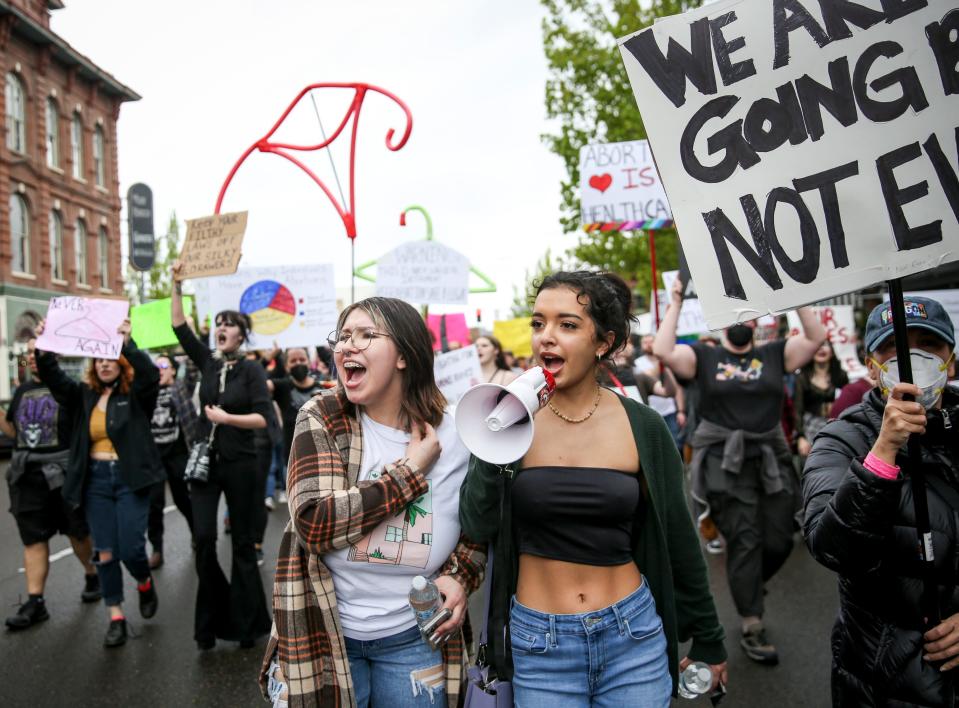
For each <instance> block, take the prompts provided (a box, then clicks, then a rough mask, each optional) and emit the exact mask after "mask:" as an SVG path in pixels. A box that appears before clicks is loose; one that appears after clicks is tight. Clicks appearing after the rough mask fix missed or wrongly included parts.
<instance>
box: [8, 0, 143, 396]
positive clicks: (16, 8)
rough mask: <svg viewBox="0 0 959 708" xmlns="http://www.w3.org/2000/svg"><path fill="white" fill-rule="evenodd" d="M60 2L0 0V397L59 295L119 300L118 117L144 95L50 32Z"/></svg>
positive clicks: (120, 278) (61, 6)
mask: <svg viewBox="0 0 959 708" xmlns="http://www.w3.org/2000/svg"><path fill="white" fill-rule="evenodd" d="M62 8H63V2H61V0H0V63H2V70H3V74H4V91H3V94H2V95H0V105H2V109H3V115H4V118H5V120H4V138H3V140H2V141H0V142H2V144H0V398H7V397H8V396H9V395H10V391H11V388H10V384H11V381H12V379H13V377H14V376H15V375H16V373H17V370H16V364H15V359H16V356H15V355H16V353H17V352H18V351H19V350H21V349H22V346H23V345H22V342H23V340H24V336H25V334H24V333H25V331H26V330H27V329H29V328H30V327H31V326H32V324H34V323H35V321H36V319H37V318H38V317H41V316H42V315H43V314H44V313H45V312H46V308H47V303H48V302H49V299H50V298H51V297H53V296H55V295H64V294H74V295H86V296H94V295H99V296H111V295H122V294H123V269H122V264H121V256H120V193H119V179H118V175H117V141H116V136H117V119H118V117H119V115H120V105H121V104H122V103H123V102H124V101H136V100H138V99H139V98H140V97H139V96H138V95H137V94H136V93H135V92H134V91H132V90H131V89H130V88H128V87H126V86H124V85H123V84H121V83H120V82H119V81H117V80H116V79H115V78H113V77H112V76H111V75H110V74H108V73H107V72H106V71H104V70H103V69H102V68H100V67H99V66H97V65H96V64H94V63H93V61H91V60H90V59H88V58H87V57H85V56H84V55H83V54H80V53H79V52H78V51H77V50H76V49H74V48H73V47H71V46H70V45H69V44H68V43H67V42H66V41H64V40H63V39H62V38H61V37H59V36H57V35H56V34H54V33H53V32H52V31H51V30H50V12H51V11H52V10H59V9H62Z"/></svg>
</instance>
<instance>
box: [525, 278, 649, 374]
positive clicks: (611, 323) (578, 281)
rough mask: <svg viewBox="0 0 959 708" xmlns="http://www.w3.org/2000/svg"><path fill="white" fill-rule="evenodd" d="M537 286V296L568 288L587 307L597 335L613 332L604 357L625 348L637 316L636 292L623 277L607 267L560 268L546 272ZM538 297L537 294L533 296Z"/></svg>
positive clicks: (610, 356) (606, 357)
mask: <svg viewBox="0 0 959 708" xmlns="http://www.w3.org/2000/svg"><path fill="white" fill-rule="evenodd" d="M534 286H535V287H536V296H538V295H539V294H540V293H541V292H543V291H544V290H549V289H551V288H569V289H570V290H572V291H573V292H574V293H575V294H576V300H577V302H579V304H580V305H582V306H583V308H584V309H585V310H586V314H588V315H589V317H590V319H591V320H592V321H593V326H594V327H595V328H596V338H597V339H598V340H599V339H603V338H604V336H605V334H606V333H607V332H612V333H613V344H612V346H610V348H609V349H608V350H607V351H606V353H605V354H603V356H602V358H603V359H606V360H608V359H612V357H613V355H614V354H615V353H616V352H618V351H619V350H620V349H622V348H623V347H624V346H625V344H626V341H627V340H628V339H629V334H630V332H631V331H632V323H633V322H635V321H636V317H635V316H634V315H633V314H632V312H631V310H632V307H633V293H632V291H630V289H629V286H628V285H627V284H626V281H624V280H623V279H622V278H620V277H619V276H618V275H616V274H615V273H607V272H604V271H590V270H574V271H558V272H556V273H553V274H552V275H547V276H546V277H545V278H543V280H542V282H540V283H539V285H535V284H534ZM534 300H535V296H534Z"/></svg>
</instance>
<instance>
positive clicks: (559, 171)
mask: <svg viewBox="0 0 959 708" xmlns="http://www.w3.org/2000/svg"><path fill="white" fill-rule="evenodd" d="M540 19H541V10H540V7H539V4H538V3H537V2H535V1H534V0H524V1H523V2H515V1H508V0H487V1H485V2H482V3H460V2H438V1H436V0H431V1H427V0H406V1H404V2H395V1H393V2H385V1H380V0H375V1H370V2H360V1H354V2H329V1H327V0H311V1H307V0H270V1H269V2H267V1H266V0H262V1H260V2H254V1H252V0H228V1H227V0H204V1H203V2H196V1H195V0H193V1H185V0H166V1H165V2H162V3H158V2H145V1H144V0H123V1H120V0H67V2H66V9H63V10H58V11H55V12H54V13H53V19H52V27H53V30H54V31H55V32H57V33H58V34H60V35H61V36H63V37H64V38H65V39H66V40H67V41H68V42H69V43H71V44H72V45H73V46H74V47H75V48H76V49H77V50H79V51H80V52H82V53H84V54H86V55H87V56H89V57H90V58H91V59H92V60H93V61H95V62H97V63H98V64H99V65H100V66H101V67H103V68H104V69H106V70H107V71H109V72H110V73H112V74H113V75H114V76H115V77H116V78H117V79H118V80H119V81H121V82H123V83H125V84H126V85H128V86H129V87H131V88H132V89H133V90H135V91H136V92H138V93H139V94H140V95H142V96H143V99H142V100H141V101H138V102H135V103H127V104H124V106H123V108H122V110H121V113H120V121H119V155H120V192H121V194H122V195H125V194H126V190H127V188H128V187H129V185H131V184H132V183H134V182H145V183H146V184H148V185H150V187H151V188H152V189H153V193H154V203H155V212H156V231H157V234H161V233H163V232H164V231H165V229H166V221H167V218H168V215H169V213H170V211H171V210H173V209H176V212H177V216H178V217H179V218H180V219H181V221H182V220H183V219H186V218H194V217H199V216H205V215H208V214H210V213H212V212H213V208H214V204H215V201H216V196H217V193H218V191H219V189H220V186H221V184H222V183H223V180H224V179H225V177H226V175H227V173H228V171H229V169H230V167H231V166H232V165H233V163H234V162H235V161H236V159H237V158H238V157H239V156H240V155H241V154H242V153H243V151H244V150H245V149H246V148H247V147H249V146H250V145H251V144H253V143H254V142H255V141H256V140H258V139H259V138H261V137H263V136H264V135H265V134H266V133H267V131H268V130H269V129H270V127H271V126H272V125H273V124H274V122H275V121H276V120H277V119H278V118H279V117H280V115H281V113H282V112H283V110H284V109H285V108H286V106H287V105H288V104H289V103H290V102H291V101H292V100H293V99H294V98H295V96H296V94H297V93H298V92H299V91H300V90H301V89H302V88H304V87H305V86H307V85H308V84H311V83H317V82H324V81H331V82H350V81H363V82H368V83H371V84H375V85H379V86H381V87H383V88H385V89H388V90H389V91H391V92H393V93H394V94H396V95H397V96H398V97H399V98H401V99H403V100H404V101H405V102H406V103H407V104H408V106H409V107H410V110H411V112H412V114H413V132H412V135H411V137H410V140H409V142H408V143H407V145H406V147H405V148H404V149H403V150H401V151H399V152H390V151H388V150H387V149H386V147H385V144H384V140H385V136H386V132H387V129H388V128H389V127H395V128H397V130H398V131H400V130H402V127H403V114H402V112H401V111H400V109H399V108H398V107H396V106H395V104H393V103H392V102H390V101H389V100H388V99H386V98H384V97H381V96H379V95H370V96H368V98H367V100H366V102H365V104H364V108H363V112H362V114H361V115H362V117H361V121H360V130H359V137H358V151H357V163H356V214H357V224H358V238H357V240H356V259H357V264H360V263H363V262H365V261H368V260H371V259H374V258H378V257H379V256H381V255H383V254H385V253H386V252H387V251H389V250H390V249H391V248H392V247H393V246H395V245H396V244H398V243H400V242H402V241H404V240H412V239H418V238H421V237H422V236H423V235H424V234H425V230H424V227H423V221H422V219H421V218H420V217H419V216H418V215H412V216H411V217H410V219H409V221H408V226H406V227H400V226H399V213H400V211H401V210H402V209H403V208H404V207H406V206H408V205H411V204H419V205H422V206H424V207H426V208H427V209H428V210H429V212H430V214H431V216H432V218H433V223H434V228H435V235H436V238H437V239H438V240H440V241H441V242H443V243H444V244H446V245H448V246H450V247H452V248H455V249H457V250H459V251H461V252H462V253H464V254H465V255H466V256H467V257H469V258H470V260H471V261H472V263H473V265H474V266H476V267H477V268H479V269H480V270H481V271H483V272H485V273H486V274H487V275H489V276H490V277H491V278H492V279H493V280H495V281H496V283H497V285H498V288H499V290H498V292H497V293H496V294H495V295H473V296H471V301H470V311H471V312H472V311H473V310H475V308H477V307H482V308H483V309H484V320H485V322H484V324H485V323H488V322H489V321H490V315H492V314H493V310H494V309H499V310H500V315H501V316H502V317H504V318H505V317H506V316H507V312H508V306H509V303H510V302H511V300H512V297H513V285H521V284H522V282H523V274H524V271H525V270H526V269H531V268H532V267H533V266H534V264H535V263H536V261H537V260H538V259H539V258H540V256H541V255H542V254H543V253H544V252H545V251H546V249H547V248H550V247H551V248H552V249H553V250H554V252H556V251H562V250H565V249H566V248H567V247H569V246H571V245H572V244H573V243H574V242H575V235H571V234H567V235H564V234H563V233H562V231H561V228H560V226H559V222H558V216H559V202H560V196H559V183H560V180H561V179H562V177H563V174H564V172H563V167H562V163H561V162H560V160H559V158H557V157H555V156H554V155H552V154H551V153H550V152H549V151H548V150H547V149H546V148H545V147H544V146H543V144H542V142H541V140H540V135H541V134H542V133H543V132H545V131H546V130H548V125H547V122H546V120H545V117H544V116H545V110H544V103H543V91H544V82H545V79H546V66H545V59H544V57H543V49H542V38H541V31H540ZM351 98H352V95H347V92H344V91H335V92H331V91H330V90H329V89H326V90H323V91H319V92H316V99H317V102H318V105H319V111H320V116H321V118H322V120H323V124H324V127H325V128H326V129H327V131H330V130H332V126H334V125H336V124H338V122H339V121H340V120H341V119H342V117H343V115H345V110H346V105H347V102H348V100H350V99H351ZM279 136H282V137H283V138H285V139H286V140H287V141H289V142H291V143H300V144H309V143H316V142H319V140H320V137H319V136H320V133H319V126H318V124H317V120H316V116H315V114H314V113H313V108H312V104H311V103H309V102H308V101H305V102H301V104H300V110H297V111H295V112H294V114H293V115H292V116H291V120H290V121H289V122H288V124H285V126H284V129H283V131H282V132H281V133H280V134H278V137H279ZM344 144H345V141H343V138H340V139H339V140H338V141H337V142H336V143H335V144H334V159H335V162H336V165H337V169H338V171H339V175H340V179H341V181H343V183H344V184H343V187H344V189H347V185H346V181H347V179H348V172H349V170H348V163H347V154H346V153H345V152H342V151H341V150H337V146H339V147H340V148H342V147H343V145H344ZM307 161H308V162H309V163H310V165H311V166H315V167H317V171H318V172H319V174H320V176H321V177H329V176H330V174H331V173H330V171H329V157H328V156H327V154H326V152H325V151H324V152H319V153H315V154H313V155H312V157H308V158H307ZM331 181H332V180H331ZM334 193H335V188H334ZM239 210H249V212H250V220H249V228H248V231H247V235H246V241H245V244H244V255H243V260H242V262H241V266H243V265H251V266H252V265H259V266H263V265H281V264H285V263H322V262H329V263H333V264H334V268H335V272H336V278H337V286H338V287H348V286H349V273H350V250H349V240H348V239H347V237H346V235H345V231H344V229H343V226H342V223H341V222H340V220H339V217H338V216H337V215H336V212H335V211H334V209H333V207H332V206H331V205H330V204H329V202H328V201H327V200H326V197H325V196H323V194H322V193H321V192H320V190H319V189H318V188H317V187H316V186H315V185H314V184H313V182H312V181H311V180H310V179H309V178H308V177H307V176H306V175H305V174H304V173H302V172H300V171H299V170H298V169H296V168H295V167H294V166H293V165H292V164H290V163H288V162H287V161H286V160H283V159H282V158H280V157H277V156H275V155H264V154H260V153H256V154H254V155H253V156H251V157H250V158H249V159H248V160H247V162H246V163H245V164H244V166H243V167H242V168H241V170H240V172H239V173H238V174H237V177H236V179H235V180H234V182H233V184H232V186H231V188H230V190H229V191H228V193H227V196H226V199H225V201H224V204H223V211H239ZM124 218H125V213H124ZM124 232H125V226H124ZM358 282H360V283H361V282H362V281H358ZM441 309H447V310H453V309H456V308H438V310H441Z"/></svg>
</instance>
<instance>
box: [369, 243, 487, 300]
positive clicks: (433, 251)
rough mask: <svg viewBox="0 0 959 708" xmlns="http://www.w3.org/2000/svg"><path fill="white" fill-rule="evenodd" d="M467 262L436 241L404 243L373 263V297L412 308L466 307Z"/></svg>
mask: <svg viewBox="0 0 959 708" xmlns="http://www.w3.org/2000/svg"><path fill="white" fill-rule="evenodd" d="M469 277H470V262H469V259H468V258H467V257H466V256H464V255H463V254H462V253H460V252H459V251H454V250H453V249H452V248H450V247H449V246H444V245H443V244H441V243H438V242H437V241H413V242H411V243H404V244H401V245H399V246H397V247H396V248H394V249H393V250H392V251H390V252H389V253H387V254H386V255H385V256H383V257H382V258H380V260H379V261H378V262H377V264H376V294H377V295H379V296H380V297H395V298H399V299H400V300H406V301H407V302H409V303H411V304H413V305H465V304H466V301H467V299H468V298H469Z"/></svg>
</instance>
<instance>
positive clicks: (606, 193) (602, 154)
mask: <svg viewBox="0 0 959 708" xmlns="http://www.w3.org/2000/svg"><path fill="white" fill-rule="evenodd" d="M579 180H580V185H579V200H580V215H581V220H582V223H583V225H586V224H594V223H611V222H646V221H650V220H657V219H665V220H669V221H672V218H673V214H672V212H671V211H670V210H669V201H668V200H667V199H666V190H664V189H663V183H662V182H661V181H660V179H659V174H658V173H657V172H656V166H655V165H654V164H653V155H652V153H651V152H650V151H649V143H647V142H646V141H645V140H631V141H629V142H624V143H609V144H606V145H584V146H583V147H582V148H580V151H579Z"/></svg>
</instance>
